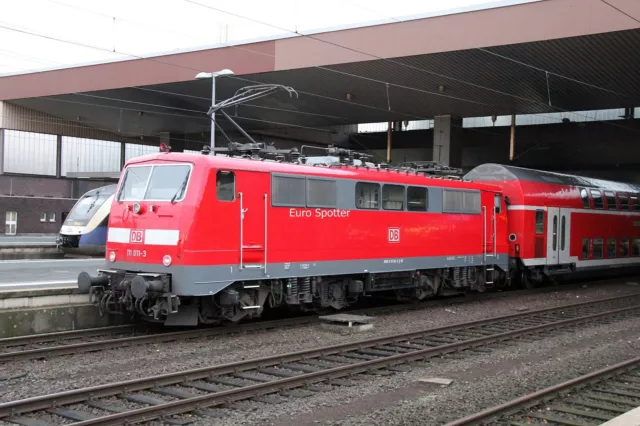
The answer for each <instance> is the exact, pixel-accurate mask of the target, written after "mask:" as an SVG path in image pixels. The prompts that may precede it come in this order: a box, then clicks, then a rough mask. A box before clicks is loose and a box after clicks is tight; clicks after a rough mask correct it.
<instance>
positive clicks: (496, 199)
mask: <svg viewBox="0 0 640 426" xmlns="http://www.w3.org/2000/svg"><path fill="white" fill-rule="evenodd" d="M493 207H494V209H495V212H496V213H498V214H499V213H500V212H501V211H502V196H501V195H500V194H495V195H494V196H493Z"/></svg>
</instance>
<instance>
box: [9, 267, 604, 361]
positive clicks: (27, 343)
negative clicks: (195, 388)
mask: <svg viewBox="0 0 640 426" xmlns="http://www.w3.org/2000/svg"><path fill="white" fill-rule="evenodd" d="M602 282H605V283H611V280H609V279H602V280H594V281H590V282H588V283H578V284H570V285H564V286H563V287H562V290H571V289H575V288H578V287H580V286H583V285H593V284H601V283H602ZM558 289H559V288H558V287H546V288H538V289H533V290H514V291H505V292H499V293H484V294H474V295H466V296H450V297H446V298H443V299H436V300H428V301H423V302H419V303H412V304H392V305H387V306H377V307H369V308H364V309H356V310H347V311H345V312H348V313H351V314H356V315H381V314H389V313H394V312H404V311H407V310H417V309H424V308H429V307H438V306H448V305H451V304H456V303H468V302H474V301H478V300H491V299H499V298H506V297H513V296H522V295H530V294H540V293H547V292H552V291H557V290H558ZM318 321H319V320H318V317H317V316H311V315H307V316H296V317H292V318H286V319H280V320H260V321H256V322H251V323H242V324H238V325H225V326H220V327H210V328H198V329H187V330H184V329H180V330H178V331H167V330H160V331H159V330H158V329H156V328H153V327H136V326H135V325H122V326H113V327H101V328H94V329H87V330H74V331H65V332H57V333H45V334H36V335H30V336H22V337H13V338H8V339H0V363H3V362H4V363H6V362H12V361H26V360H30V359H47V358H51V357H54V356H61V355H72V354H78V353H86V352H96V351H102V350H108V349H117V348H123V347H131V346H137V345H145V344H154V343H166V342H171V341H177V340H189V339H198V338H209V337H213V336H221V335H226V334H233V333H246V332H254V331H260V330H269V329H277V328H284V327H294V326H299V325H305V324H311V323H315V322H318Z"/></svg>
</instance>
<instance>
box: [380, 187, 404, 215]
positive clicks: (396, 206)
mask: <svg viewBox="0 0 640 426" xmlns="http://www.w3.org/2000/svg"><path fill="white" fill-rule="evenodd" d="M382 208H383V209H384V210H404V186H401V185H383V186H382Z"/></svg>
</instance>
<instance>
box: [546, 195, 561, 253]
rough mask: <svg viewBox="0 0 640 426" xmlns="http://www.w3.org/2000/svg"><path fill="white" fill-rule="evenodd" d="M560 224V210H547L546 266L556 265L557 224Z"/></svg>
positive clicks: (551, 208) (553, 208)
mask: <svg viewBox="0 0 640 426" xmlns="http://www.w3.org/2000/svg"><path fill="white" fill-rule="evenodd" d="M559 223H560V209H559V208H557V207H549V208H547V265H557V264H558V263H559V257H558V254H559V253H558V224H559Z"/></svg>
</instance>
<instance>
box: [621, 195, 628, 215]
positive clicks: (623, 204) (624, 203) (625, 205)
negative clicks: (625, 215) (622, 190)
mask: <svg viewBox="0 0 640 426" xmlns="http://www.w3.org/2000/svg"><path fill="white" fill-rule="evenodd" d="M618 200H620V210H626V211H628V210H629V196H628V195H627V194H618Z"/></svg>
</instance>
